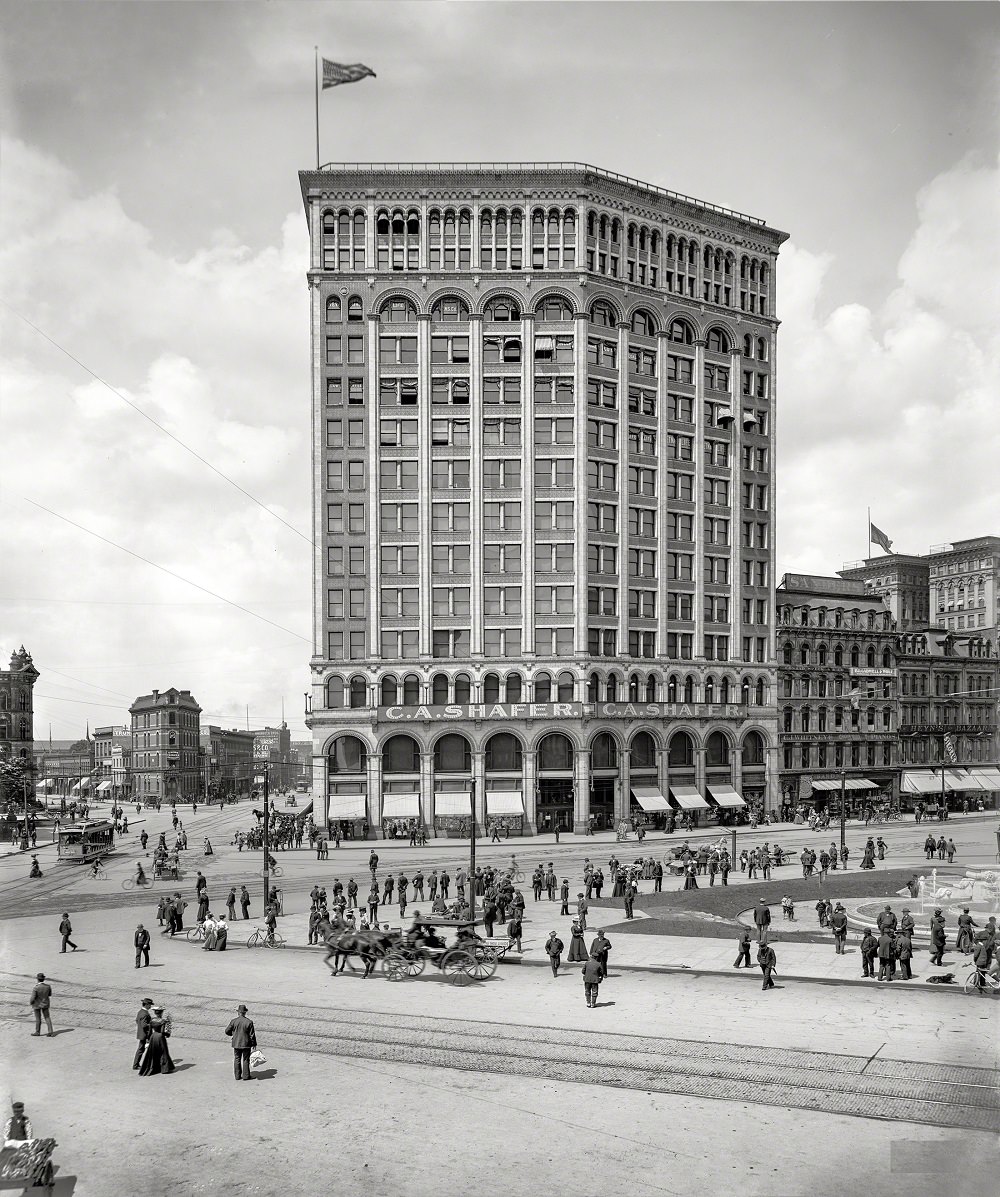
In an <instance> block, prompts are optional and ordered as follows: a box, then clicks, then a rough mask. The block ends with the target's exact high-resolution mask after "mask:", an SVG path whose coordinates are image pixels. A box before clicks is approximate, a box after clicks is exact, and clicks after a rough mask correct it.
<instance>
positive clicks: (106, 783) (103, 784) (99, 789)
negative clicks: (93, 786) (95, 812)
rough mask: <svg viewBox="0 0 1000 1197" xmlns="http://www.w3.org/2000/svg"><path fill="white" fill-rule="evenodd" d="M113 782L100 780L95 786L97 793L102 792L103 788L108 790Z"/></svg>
mask: <svg viewBox="0 0 1000 1197" xmlns="http://www.w3.org/2000/svg"><path fill="white" fill-rule="evenodd" d="M114 784H115V783H114V782H113V781H102V782H101V784H100V785H99V786H98V787H97V792H98V794H103V793H104V792H105V790H110V789H111V787H112V786H113V785H114Z"/></svg>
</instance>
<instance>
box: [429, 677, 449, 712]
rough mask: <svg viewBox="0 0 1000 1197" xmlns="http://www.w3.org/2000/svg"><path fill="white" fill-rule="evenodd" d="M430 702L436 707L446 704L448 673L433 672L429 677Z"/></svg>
mask: <svg viewBox="0 0 1000 1197" xmlns="http://www.w3.org/2000/svg"><path fill="white" fill-rule="evenodd" d="M431 702H432V703H433V704H434V705H435V706H436V707H443V706H447V705H448V675H447V674H446V673H435V675H434V676H433V677H432V678H431Z"/></svg>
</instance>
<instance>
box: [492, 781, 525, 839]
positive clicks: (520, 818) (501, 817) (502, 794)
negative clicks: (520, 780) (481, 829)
mask: <svg viewBox="0 0 1000 1197" xmlns="http://www.w3.org/2000/svg"><path fill="white" fill-rule="evenodd" d="M494 827H496V828H497V829H498V830H499V832H500V834H501V835H504V834H506V835H521V834H522V832H523V830H524V796H523V795H522V793H521V791H520V790H499V789H498V790H487V791H486V829H487V831H489V833H490V834H491V835H492V834H493V828H494Z"/></svg>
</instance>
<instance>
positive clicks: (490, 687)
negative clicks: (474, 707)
mask: <svg viewBox="0 0 1000 1197" xmlns="http://www.w3.org/2000/svg"><path fill="white" fill-rule="evenodd" d="M499 701H500V675H499V674H498V673H488V674H487V675H486V676H485V677H484V678H483V702H499Z"/></svg>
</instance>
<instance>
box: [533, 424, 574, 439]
mask: <svg viewBox="0 0 1000 1197" xmlns="http://www.w3.org/2000/svg"><path fill="white" fill-rule="evenodd" d="M535 444H536V445H572V444H573V421H572V419H560V420H549V419H540V420H535Z"/></svg>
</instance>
